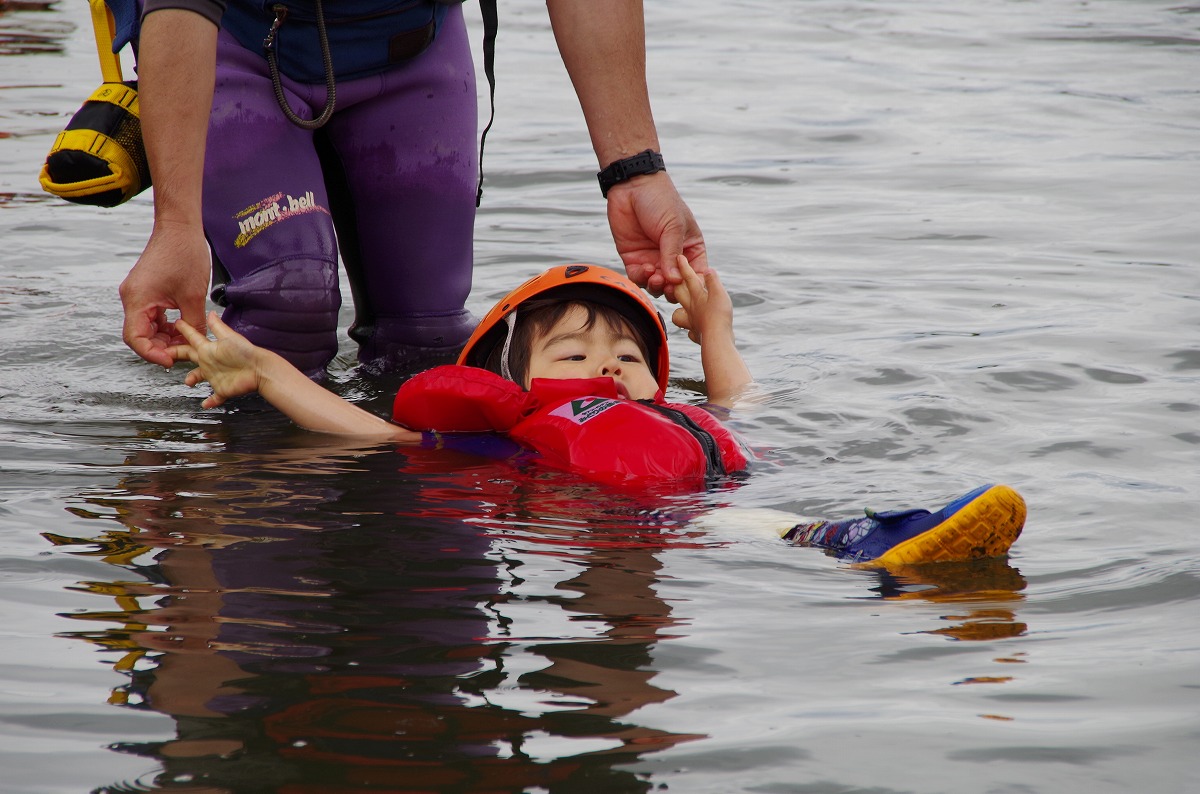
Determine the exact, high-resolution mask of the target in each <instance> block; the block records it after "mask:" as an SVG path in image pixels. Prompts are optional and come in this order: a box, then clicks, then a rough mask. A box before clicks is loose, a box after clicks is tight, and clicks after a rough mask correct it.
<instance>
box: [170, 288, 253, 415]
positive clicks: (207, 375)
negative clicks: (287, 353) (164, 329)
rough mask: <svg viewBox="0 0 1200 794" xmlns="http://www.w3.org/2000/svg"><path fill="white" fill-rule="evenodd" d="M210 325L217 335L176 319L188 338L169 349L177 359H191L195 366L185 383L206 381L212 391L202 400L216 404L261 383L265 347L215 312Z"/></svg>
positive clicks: (212, 405) (209, 406)
mask: <svg viewBox="0 0 1200 794" xmlns="http://www.w3.org/2000/svg"><path fill="white" fill-rule="evenodd" d="M208 327H209V330H211V331H212V332H213V336H215V337H216V341H213V340H211V339H209V338H208V337H207V336H205V335H204V334H202V333H200V332H199V331H197V330H196V329H195V328H193V327H192V326H191V325H189V324H188V323H187V322H185V321H184V320H176V321H175V328H176V329H177V330H178V331H179V332H180V333H181V334H183V337H184V339H186V340H187V342H188V343H187V344H186V345H176V346H174V347H170V348H168V349H167V352H168V353H170V354H171V356H172V358H174V359H175V360H176V361H191V362H192V363H194V364H196V365H197V366H196V368H195V369H194V370H192V371H191V372H189V373H188V374H187V377H186V378H184V381H183V382H184V383H186V384H187V385H188V386H195V385H196V384H198V383H204V382H205V381H207V382H208V383H209V385H211V386H212V389H213V393H212V395H210V396H209V397H208V398H207V399H206V400H205V401H204V402H203V403H202V405H203V407H205V408H216V407H217V406H219V405H221V404H223V403H224V402H225V401H226V400H228V399H229V398H230V397H237V396H238V395H241V394H249V393H251V392H254V391H257V390H258V387H259V377H260V373H259V366H260V359H261V357H262V353H263V351H262V349H261V348H258V347H256V346H255V345H254V344H253V343H252V342H250V340H248V339H246V337H244V336H242V335H241V334H239V333H238V332H237V331H234V330H233V329H232V328H230V327H229V326H228V325H226V324H225V323H223V322H221V318H219V317H218V316H217V313H216V312H209V314H208Z"/></svg>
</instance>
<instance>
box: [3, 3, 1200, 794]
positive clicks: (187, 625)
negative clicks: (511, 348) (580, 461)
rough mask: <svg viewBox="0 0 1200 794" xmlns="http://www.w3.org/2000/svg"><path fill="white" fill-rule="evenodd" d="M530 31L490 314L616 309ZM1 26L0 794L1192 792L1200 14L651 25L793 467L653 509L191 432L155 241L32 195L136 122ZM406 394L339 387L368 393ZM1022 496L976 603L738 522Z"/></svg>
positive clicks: (236, 417)
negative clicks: (584, 279)
mask: <svg viewBox="0 0 1200 794" xmlns="http://www.w3.org/2000/svg"><path fill="white" fill-rule="evenodd" d="M501 6H502V8H501V38H500V44H499V57H498V69H497V71H498V74H499V86H498V90H497V109H498V114H497V124H496V127H495V129H494V131H493V133H492V134H491V137H490V138H489V142H488V151H487V157H486V166H487V175H488V182H487V188H486V193H485V197H484V204H483V207H482V209H481V210H480V213H479V217H478V222H477V245H476V257H477V276H476V284H475V290H474V293H473V296H472V309H473V310H475V311H477V312H478V311H482V310H483V309H485V308H486V307H487V306H488V305H490V303H491V302H492V301H493V300H494V299H495V298H496V297H498V296H499V295H500V294H502V293H503V292H504V291H505V290H506V289H507V288H509V287H510V286H511V285H512V284H514V283H516V281H517V280H519V279H522V278H524V277H525V276H526V275H528V274H530V273H532V272H534V271H535V270H537V269H540V268H542V267H544V266H546V265H548V264H552V263H557V262H562V261H594V262H601V263H607V264H613V263H614V256H613V253H612V250H611V242H610V241H609V239H608V232H607V227H606V224H605V221H604V217H603V204H602V203H601V200H600V198H599V195H598V192H597V190H596V186H595V183H594V180H593V178H592V174H593V173H594V171H595V163H594V161H593V158H592V155H591V152H590V148H589V146H588V144H587V140H586V135H585V132H584V129H583V125H582V120H581V117H580V114H579V111H578V107H577V105H576V104H575V103H574V99H573V95H572V93H571V89H570V85H569V83H568V82H567V80H566V78H565V76H564V75H563V72H562V67H561V63H559V62H558V60H557V57H556V55H555V51H554V48H553V42H552V38H551V36H550V33H549V30H548V25H547V22H546V18H545V12H544V8H543V6H542V5H541V4H539V3H537V2H534V0H522V1H521V2H515V1H514V2H506V3H502V4H501ZM2 8H3V11H2V12H0V235H2V240H3V244H2V249H0V251H2V252H0V261H2V262H3V265H2V266H0V791H4V792H76V791H113V792H115V791H180V792H200V791H204V792H216V791H220V792H259V791H291V792H309V791H312V792H317V791H571V792H580V791H584V792H586V791H597V792H607V791H613V792H615V791H660V790H670V791H680V792H728V791H748V792H831V793H832V792H853V791H861V792H867V791H870V792H1075V791H1079V792H1083V791H1086V792H1098V791H1113V792H1124V791H1151V792H1182V791H1194V790H1195V789H1196V787H1197V786H1198V785H1200V760H1198V759H1197V755H1196V747H1197V746H1198V741H1200V617H1198V615H1200V611H1198V610H1197V605H1196V599H1197V596H1200V533H1198V532H1197V518H1196V513H1197V511H1196V505H1197V501H1198V497H1200V475H1198V473H1197V469H1198V464H1200V333H1198V332H1200V303H1198V299H1200V268H1198V266H1200V261H1198V252H1200V213H1198V211H1197V207H1198V201H1197V199H1198V195H1197V193H1198V189H1200V137H1198V136H1200V84H1198V76H1200V59H1198V57H1197V56H1198V55H1200V6H1196V5H1188V4H1186V3H1183V4H1181V3H1175V2H1145V1H1142V0H1137V1H1135V0H1102V1H1093V2H1077V1H1072V2H1067V1H1066V0H1046V1H1044V2H1003V1H1001V2H983V1H982V0H965V2H956V3H950V2H945V1H944V0H930V1H929V2H902V1H901V0H892V1H891V2H887V1H882V2H867V1H866V0H844V1H842V2H793V3H777V2H774V3H773V2H757V1H756V2H739V1H738V0H726V1H725V2H709V1H707V0H706V1H705V2H700V3H661V2H651V3H649V4H648V8H647V20H648V29H649V41H650V49H649V63H650V78H651V83H652V91H653V96H654V102H655V110H656V117H657V120H658V124H659V128H660V133H661V136H662V139H663V147H664V151H665V153H666V157H667V160H668V164H669V167H670V170H671V173H672V175H673V177H674V179H675V181H676V183H677V184H678V185H679V187H680V189H681V192H682V193H683V194H684V196H685V197H686V199H687V200H688V202H689V204H690V206H691V207H692V208H693V210H694V211H695V213H696V215H697V217H698V218H699V219H700V222H701V224H702V226H703V228H704V231H705V234H706V238H707V241H708V244H709V249H710V255H711V261H712V262H713V264H714V265H715V266H717V267H719V268H720V269H721V272H722V273H723V275H724V278H725V281H726V283H727V284H728V285H729V287H730V289H731V291H732V293H733V295H734V298H735V301H736V303H737V306H738V337H739V341H740V343H741V346H742V348H743V350H744V351H745V354H746V357H747V359H748V361H749V363H750V365H751V368H752V370H753V371H754V372H755V374H756V376H757V378H758V380H759V381H760V383H761V397H760V399H759V401H758V403H757V404H755V405H752V406H748V407H747V408H746V409H745V410H744V411H743V412H742V415H741V420H740V421H741V426H742V427H743V429H744V430H745V432H746V434H747V435H748V436H749V437H750V438H751V440H752V441H753V442H755V443H756V444H757V445H760V446H762V447H765V448H770V450H771V451H770V452H769V453H768V456H767V457H768V461H767V463H766V464H765V465H764V467H763V470H762V471H759V472H758V473H756V474H755V475H754V476H753V477H752V478H751V479H750V480H749V481H747V482H746V483H744V484H742V485H741V486H740V487H737V488H731V489H727V490H722V491H719V492H716V493H711V494H701V495H695V496H687V497H662V498H654V499H650V498H645V497H633V496H621V495H614V494H607V493H603V492H596V491H595V490H594V489H590V488H588V487H586V486H584V485H582V484H580V483H577V482H575V481H573V480H571V478H569V477H551V478H548V479H540V480H529V479H524V478H521V477H518V476H515V475H514V474H513V472H511V471H510V470H507V469H505V468H504V467H503V466H500V465H498V464H491V463H487V462H480V461H478V460H472V459H467V458H460V457H455V456H452V455H450V454H448V453H447V454H436V453H429V454H426V455H422V454H418V453H413V452H409V453H403V452H396V451H394V450H391V449H379V448H354V447H351V446H348V445H344V444H339V443H338V442H336V441H331V440H329V439H323V438H320V437H318V436H315V435H313V434H308V433H305V432H303V431H300V430H297V429H295V428H294V427H291V426H290V425H289V424H288V423H287V422H286V421H284V420H282V419H280V418H279V417H278V416H276V415H275V414H273V413H271V412H269V411H265V410H261V409H257V408H255V407H254V406H252V405H251V406H248V407H246V408H243V409H240V410H237V411H233V412H230V413H226V414H222V413H217V412H206V411H203V410H201V409H200V408H199V397H200V396H201V395H202V392H201V391H193V390H190V389H187V388H186V387H184V386H183V385H181V379H182V371H181V370H180V369H176V371H174V372H169V373H168V372H164V371H161V370H159V369H157V368H154V367H151V366H149V365H146V364H144V363H142V362H140V361H138V360H137V359H135V358H134V357H133V356H132V355H131V354H130V353H129V352H128V351H127V350H126V349H125V347H124V346H123V345H122V343H121V341H120V319H119V318H120V306H119V302H118V299H117V295H116V285H117V284H118V283H119V281H120V279H121V278H122V276H123V274H124V273H125V272H126V270H127V269H128V267H129V266H130V265H131V264H132V263H133V261H134V260H135V258H136V256H137V254H138V252H139V251H140V247H141V245H142V243H143V242H144V240H145V237H146V235H147V233H148V230H149V222H150V204H149V198H148V194H144V195H143V196H140V197H138V198H137V199H135V200H134V201H133V202H131V203H130V204H128V205H126V206H123V207H120V208H117V209H114V210H98V209H91V208H84V207H76V206H72V205H68V204H66V203H64V202H61V201H59V200H57V199H54V198H52V197H49V196H47V195H45V194H43V193H41V192H40V190H39V188H38V185H37V182H36V172H37V169H38V167H39V165H40V162H41V160H42V158H43V157H44V155H45V152H46V150H47V149H48V148H49V146H50V144H51V143H52V141H53V138H54V135H55V133H56V132H57V131H58V130H59V129H61V127H62V126H63V124H64V123H65V122H66V120H67V118H68V117H69V115H70V113H71V112H73V110H74V109H75V107H76V106H77V105H78V104H79V103H80V102H81V101H82V100H83V99H84V98H85V97H86V96H87V94H88V93H89V92H90V91H91V90H92V89H93V88H94V87H95V85H96V83H97V81H98V70H97V68H96V66H95V62H94V51H93V45H92V41H91V32H90V27H89V24H88V20H87V13H86V8H85V6H84V4H83V3H68V2H60V3H50V4H47V5H43V4H40V3H11V4H4V5H3V6H2ZM468 9H469V15H470V16H471V18H472V19H475V17H476V12H475V11H474V9H473V7H471V6H468ZM473 35H474V37H475V40H476V41H478V38H479V26H478V23H477V21H476V22H474V23H473ZM127 71H128V61H127ZM349 319H350V314H349V311H348V310H347V314H346V317H345V320H346V323H348V322H349ZM672 342H673V345H674V356H673V358H674V361H675V365H676V366H675V373H676V375H677V379H676V381H675V382H674V385H673V393H674V394H673V396H675V397H677V398H679V399H692V400H695V399H699V394H698V389H697V384H696V379H697V378H698V376H699V363H698V356H697V355H696V353H695V350H694V349H693V348H690V347H689V344H688V342H687V340H686V338H685V337H684V336H682V335H678V334H677V335H675V336H674V337H673V339H672ZM393 385H394V384H393V383H388V382H385V381H383V380H371V379H366V378H363V377H360V376H359V375H358V373H356V372H355V369H354V366H353V350H352V348H351V346H350V345H349V344H347V345H346V346H345V348H344V349H343V355H342V356H340V357H339V360H338V362H337V364H336V365H335V367H334V379H333V382H332V384H331V387H332V388H335V389H337V390H339V391H340V392H341V393H343V394H345V395H347V396H348V397H350V398H352V399H355V400H357V401H360V402H362V403H363V404H364V405H367V406H368V407H372V408H374V409H376V410H379V411H380V412H385V411H386V410H387V405H388V401H389V397H390V394H389V392H390V389H391V387H392V386H393ZM993 481H995V482H1007V483H1009V484H1011V485H1013V486H1014V487H1016V488H1017V489H1018V490H1020V491H1021V493H1022V494H1023V495H1024V496H1025V498H1026V500H1027V501H1028V504H1029V519H1028V522H1027V525H1026V528H1025V532H1024V534H1023V535H1022V537H1021V538H1020V539H1019V540H1018V541H1017V543H1016V545H1015V547H1014V548H1013V550H1012V553H1011V554H1010V556H1009V557H1008V558H1007V559H1006V560H993V561H988V562H986V563H980V564H973V565H951V566H932V567H929V566H926V567H923V568H914V569H911V570H907V571H897V572H894V573H892V574H881V573H878V572H870V571H860V570H852V569H849V568H846V567H845V566H841V565H839V564H838V563H837V562H836V561H835V560H832V559H830V558H828V557H826V556H824V555H822V554H821V553H819V552H817V551H815V550H811V549H797V548H789V547H786V546H784V545H782V544H781V543H780V542H779V541H777V540H774V539H773V538H772V537H771V536H770V534H769V532H767V531H766V530H765V529H764V528H763V527H762V526H759V525H756V524H755V523H753V522H746V521H738V520H734V518H732V517H731V516H732V515H733V514H732V513H730V512H729V511H728V508H729V507H733V508H738V509H742V508H760V507H769V508H776V509H782V510H789V511H794V512H801V513H806V514H811V515H821V516H829V517H843V516H850V515H854V514H856V513H857V512H858V511H860V510H861V508H862V507H863V506H864V505H869V506H874V507H899V506H914V505H922V504H929V505H932V504H935V503H940V502H943V501H945V500H946V499H948V498H950V497H952V496H954V495H956V494H958V493H960V492H963V491H965V490H967V489H969V488H972V487H974V486H976V485H978V484H980V483H984V482H993ZM743 515H744V514H743ZM705 516H706V517H707V518H705Z"/></svg>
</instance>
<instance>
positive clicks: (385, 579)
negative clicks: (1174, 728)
mask: <svg viewBox="0 0 1200 794" xmlns="http://www.w3.org/2000/svg"><path fill="white" fill-rule="evenodd" d="M236 425H237V423H236V422H231V423H228V424H223V425H221V426H218V427H217V428H216V429H215V430H214V431H213V432H214V433H215V434H229V433H231V432H232V433H234V434H236V432H237V431H236V430H232V431H231V430H230V427H235V428H236ZM150 432H153V431H150ZM214 441H223V442H224V443H223V444H219V445H218V447H223V448H224V449H225V450H226V451H223V452H212V451H205V450H211V449H213V448H214V446H213V442H214ZM172 446H174V447H175V448H176V449H178V448H180V447H181V446H183V445H180V444H178V443H177V442H174V441H164V440H162V439H159V440H158V443H156V444H155V447H156V448H157V449H160V450H161V449H165V448H169V447H172ZM190 446H191V449H192V450H197V448H199V450H200V451H185V452H146V453H142V454H140V455H138V456H136V457H134V458H131V459H129V460H128V461H127V465H128V467H129V470H130V474H129V475H128V476H127V477H125V478H124V479H123V480H122V481H121V483H120V485H119V487H118V488H114V489H111V490H108V491H105V492H101V493H95V492H94V493H88V494H83V495H82V501H83V503H84V505H83V506H81V507H77V508H75V509H74V510H73V512H75V513H76V514H77V515H79V516H81V517H89V518H95V519H100V520H115V521H116V522H118V523H119V527H113V528H109V529H107V530H106V531H104V532H102V533H99V534H98V536H97V537H95V538H90V539H80V538H68V537H63V536H60V535H55V534H53V533H47V534H46V537H47V539H48V540H50V541H51V542H53V543H55V544H57V545H60V546H68V547H76V548H75V549H74V550H73V551H72V553H77V554H87V555H98V556H100V557H102V558H103V559H104V560H105V561H106V562H109V563H111V564H112V565H114V566H115V567H116V569H117V573H116V575H114V577H113V578H112V580H110V581H96V582H86V583H82V584H81V587H83V588H86V589H87V590H88V591H90V592H93V593H96V594H101V595H104V596H106V597H112V598H115V600H116V603H117V606H118V608H117V609H116V610H112V609H108V610H104V611H94V612H91V613H87V614H74V615H70V616H69V617H73V618H78V619H81V620H84V621H88V622H92V623H95V624H96V626H97V628H94V629H81V630H79V631H75V632H70V633H69V634H68V636H72V637H76V638H80V639H85V640H87V641H90V642H93V643H96V644H98V645H100V646H102V647H104V648H106V649H110V650H119V651H121V652H123V653H124V658H123V659H122V661H121V662H120V663H119V664H118V669H119V670H121V671H122V672H124V673H126V674H127V675H128V676H129V683H128V684H127V685H126V686H124V687H122V688H121V689H120V690H118V691H117V692H114V693H113V696H112V698H111V702H112V703H113V704H114V705H118V706H123V707H128V708H139V709H151V710H154V711H157V712H161V713H163V714H166V715H169V716H171V717H172V718H173V719H174V721H175V725H176V729H177V735H176V737H175V738H174V739H171V740H167V741H161V742H153V743H123V744H121V745H119V746H117V747H116V748H115V749H117V750H118V751H121V752H126V753H133V754H137V755H142V756H147V757H150V758H154V759H155V760H156V761H157V763H159V764H160V765H161V768H162V771H161V774H160V775H159V776H158V777H157V779H156V785H157V786H159V787H162V788H170V789H173V790H179V789H181V788H186V790H206V791H266V790H272V791H274V790H279V789H280V788H281V787H286V789H287V790H288V791H296V792H302V791H330V790H367V789H372V788H386V789H387V790H389V791H429V790H438V791H467V790H471V791H480V790H487V791H523V790H527V789H529V788H530V787H537V786H554V787H555V788H557V787H559V786H562V787H563V790H571V791H588V790H598V791H599V790H602V791H644V790H648V789H649V787H650V784H649V782H648V781H646V780H644V779H642V778H641V777H639V776H637V775H635V774H633V773H631V772H628V771H623V770H621V769H620V768H619V767H618V765H619V764H621V763H626V762H629V761H632V760H635V759H636V758H637V757H638V756H639V755H641V754H644V753H647V752H652V751H655V750H659V749H662V748H665V747H670V746H672V745H674V744H677V743H678V742H680V741H684V740H687V739H692V738H698V737H694V736H688V735H681V734H672V733H666V732H663V731H659V730H655V729H652V728H649V727H646V726H642V725H639V724H638V723H637V722H636V720H632V719H631V715H633V713H634V712H636V711H637V710H638V709H639V708H640V707H642V706H644V705H647V704H652V703H660V702H663V701H666V700H669V699H670V698H672V697H673V696H674V693H673V692H671V691H667V690H663V689H660V688H658V687H656V686H655V685H654V684H653V682H652V679H653V678H654V676H655V674H656V673H655V671H654V670H653V668H652V666H651V649H652V648H653V646H654V644H655V643H656V642H657V641H659V640H660V639H662V638H664V637H666V636H668V635H667V634H666V632H668V631H669V630H670V628H671V626H672V625H674V623H675V619H674V618H673V617H672V615H671V611H670V609H669V608H668V606H667V605H666V604H665V603H664V602H663V601H662V600H661V599H660V598H658V597H657V595H656V594H655V589H654V586H655V584H656V582H657V579H656V575H657V572H658V570H659V567H660V563H659V560H658V559H657V557H656V553H657V552H658V551H660V550H662V549H664V548H670V547H672V546H673V545H676V544H684V545H697V544H698V543H700V542H701V540H700V539H698V538H696V537H692V536H691V535H690V534H689V532H688V531H687V530H686V529H685V528H684V527H683V526H682V525H681V524H680V523H673V522H672V520H670V519H669V518H663V517H661V516H655V518H654V519H653V520H650V519H649V518H648V516H649V515H652V514H651V513H649V512H648V511H646V510H645V505H641V504H638V503H637V502H636V500H633V499H629V498H625V497H622V496H619V495H614V494H612V493H605V492H602V491H599V490H598V489H597V488H595V487H593V486H590V485H582V484H580V483H579V482H578V481H575V480H572V479H570V478H569V477H567V476H565V475H562V476H560V475H545V476H541V477H537V478H525V477H524V476H523V475H519V474H517V473H515V472H514V470H513V469H511V468H509V467H507V466H506V465H505V464H495V463H492V462H490V461H481V460H479V459H474V458H465V457H464V458H455V457H453V453H446V452H444V451H439V452H437V453H432V454H431V453H425V452H422V451H420V450H412V451H408V450H406V451H405V452H404V453H403V454H401V453H395V452H392V451H390V450H389V451H385V452H381V451H380V450H378V449H374V450H347V449H336V448H327V449H324V450H322V449H314V448H312V447H309V448H301V449H291V450H289V449H280V450H275V451H272V452H269V453H265V454H262V453H253V452H245V451H241V450H239V449H238V447H239V442H238V441H237V440H236V439H228V438H226V439H217V438H213V437H212V436H209V437H207V438H206V439H205V443H204V444H202V445H197V444H192V445H190ZM434 454H435V455H436V457H434ZM114 790H115V789H114Z"/></svg>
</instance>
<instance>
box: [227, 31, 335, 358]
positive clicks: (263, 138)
mask: <svg viewBox="0 0 1200 794" xmlns="http://www.w3.org/2000/svg"><path fill="white" fill-rule="evenodd" d="M286 93H287V96H288V98H289V100H290V101H291V102H292V103H293V104H292V106H293V107H294V108H297V109H299V108H300V107H302V106H303V105H305V104H307V101H311V98H304V99H302V98H301V97H299V96H297V95H296V94H295V93H294V92H293V91H291V90H287V91H286ZM306 99H307V101H306ZM317 99H319V100H321V101H323V99H324V98H323V96H321V97H317ZM318 107H319V105H318ZM204 171H205V174H204V226H205V232H206V234H207V235H208V238H209V243H210V244H211V246H212V249H213V255H214V281H216V282H218V284H217V286H216V289H215V290H214V292H213V298H214V300H216V301H217V302H218V303H220V304H221V305H223V306H225V307H226V308H225V314H224V319H225V321H226V322H227V323H229V324H230V325H231V326H232V327H233V328H235V329H236V330H237V331H239V332H240V333H242V334H244V335H245V336H246V337H247V338H249V339H250V340H251V341H252V342H254V343H255V344H258V345H260V346H262V347H266V348H269V349H271V350H274V351H275V352H277V353H279V354H280V355H282V356H283V357H285V358H287V359H288V360H289V361H291V362H292V363H293V364H295V365H296V366H297V367H298V368H299V369H301V370H302V371H304V372H305V373H306V374H308V375H310V376H316V375H319V374H320V373H322V372H323V371H324V369H325V366H326V365H327V364H328V363H329V361H330V359H332V358H333V356H334V355H335V354H336V353H337V321H338V308H339V306H340V304H341V298H340V295H339V291H338V272H337V248H336V243H335V237H334V227H333V221H332V218H331V216H330V212H329V199H328V197H327V193H326V189H325V183H324V179H323V177H322V173H321V164H320V160H319V158H318V156H317V154H316V150H315V148H314V145H313V135H312V133H311V132H309V131H307V130H303V129H301V128H300V127H297V126H296V125H294V124H292V123H291V122H289V121H288V120H287V119H286V118H285V117H284V115H283V113H282V112H281V111H280V109H279V107H278V105H277V103H276V100H275V97H274V94H273V89H272V85H271V78H270V76H269V74H268V73H267V71H266V65H265V61H264V60H263V59H262V57H260V56H259V55H258V54H256V53H251V52H249V51H248V50H246V49H245V48H243V47H241V46H240V45H239V44H238V43H237V42H236V41H235V40H234V39H233V37H232V36H230V35H229V34H228V33H226V32H222V33H221V34H220V37H219V41H218V52H217V80H216V91H215V94H214V98H213V110H212V116H211V120H210V123H209V130H208V146H207V153H206V156H205V163H204ZM221 282H224V283H221Z"/></svg>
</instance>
